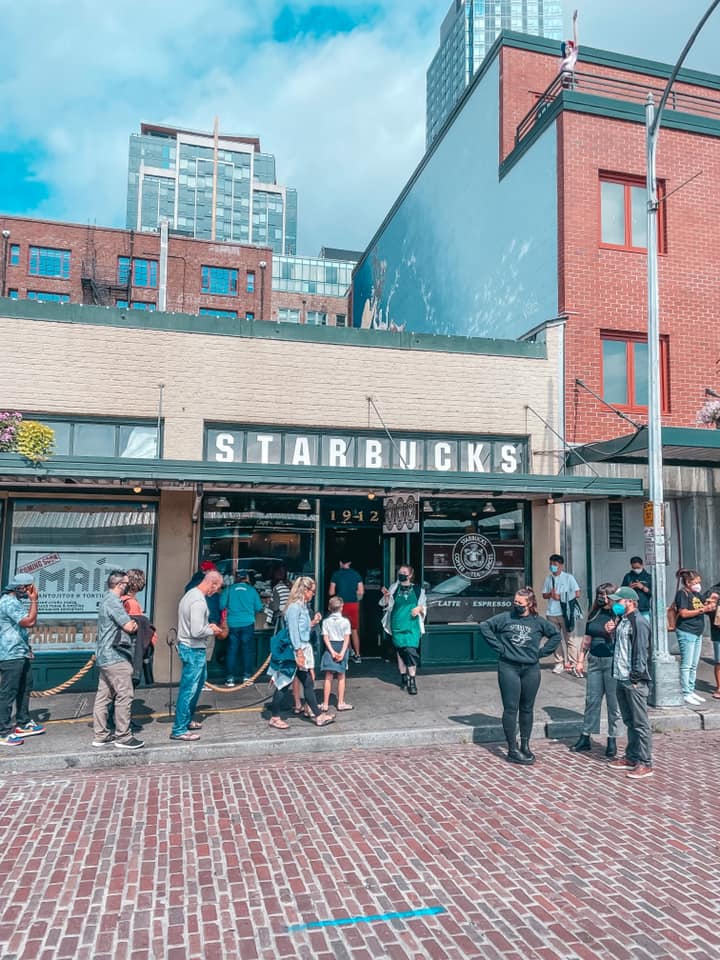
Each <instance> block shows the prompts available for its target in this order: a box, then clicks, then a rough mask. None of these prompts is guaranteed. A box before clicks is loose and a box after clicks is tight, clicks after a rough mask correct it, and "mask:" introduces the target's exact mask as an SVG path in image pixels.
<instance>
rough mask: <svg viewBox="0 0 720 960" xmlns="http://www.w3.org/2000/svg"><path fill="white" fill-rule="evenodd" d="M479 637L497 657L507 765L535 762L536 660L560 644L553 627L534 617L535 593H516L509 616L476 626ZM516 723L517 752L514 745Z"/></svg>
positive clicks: (501, 615)
mask: <svg viewBox="0 0 720 960" xmlns="http://www.w3.org/2000/svg"><path fill="white" fill-rule="evenodd" d="M480 633H481V634H482V635H483V637H484V639H485V640H486V641H487V644H488V646H489V647H491V648H492V649H493V650H494V651H495V652H496V653H497V655H498V684H499V685H500V696H501V698H502V703H503V716H502V724H503V732H504V733H505V739H506V740H507V745H508V751H507V759H508V760H509V761H510V763H519V764H523V765H528V764H531V763H534V762H535V754H534V753H532V751H531V750H530V734H531V733H532V725H533V715H534V709H535V697H536V696H537V692H538V690H539V688H540V662H539V661H540V658H541V657H545V656H547V655H548V654H549V653H553V652H554V651H555V650H556V649H557V647H558V645H559V643H560V632H559V631H558V628H557V627H556V626H555V624H553V623H550V621H549V620H545V619H543V617H540V616H538V611H537V600H536V598H535V592H534V590H532V589H531V588H530V587H524V588H523V589H522V590H518V592H517V593H516V594H515V596H514V598H513V605H512V609H511V610H510V612H509V613H499V614H498V615H497V616H495V617H490V619H489V620H485V621H483V623H481V624H480ZM518 719H519V726H520V748H519V749H518V745H517V729H518Z"/></svg>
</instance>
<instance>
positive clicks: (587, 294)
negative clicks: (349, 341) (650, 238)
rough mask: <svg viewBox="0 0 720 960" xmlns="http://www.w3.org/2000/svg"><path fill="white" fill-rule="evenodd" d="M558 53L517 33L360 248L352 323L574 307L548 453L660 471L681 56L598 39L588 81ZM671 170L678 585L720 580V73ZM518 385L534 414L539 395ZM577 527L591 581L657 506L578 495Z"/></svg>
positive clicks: (694, 80) (619, 565)
mask: <svg viewBox="0 0 720 960" xmlns="http://www.w3.org/2000/svg"><path fill="white" fill-rule="evenodd" d="M559 62H560V44H559V43H557V42H555V41H552V40H547V39H545V38H539V37H531V36H526V35H522V34H514V33H503V34H501V35H500V37H499V38H498V40H497V42H496V43H495V44H494V45H493V47H492V49H491V50H490V51H489V53H488V55H487V57H486V59H485V61H484V62H483V64H482V66H481V68H480V69H479V70H478V72H477V73H476V75H475V77H474V78H473V80H472V82H471V83H470V85H469V86H468V88H467V90H466V91H465V93H464V95H463V97H462V99H461V100H460V101H459V102H458V104H457V106H456V108H455V110H454V111H453V113H452V114H451V115H450V116H449V117H448V119H447V121H446V124H445V126H444V127H443V129H442V130H441V131H440V132H439V134H438V136H437V137H436V139H435V140H434V141H433V144H432V146H431V148H430V149H429V150H428V152H427V153H426V155H425V156H424V157H423V159H422V161H421V162H420V164H419V166H418V167H417V169H416V170H415V171H414V172H413V173H412V175H411V177H410V179H409V180H408V183H407V184H406V186H405V188H404V189H403V191H402V192H401V194H400V196H399V197H398V199H397V200H396V202H395V203H394V204H393V206H392V208H391V209H390V211H389V212H388V214H387V216H386V218H385V220H384V221H383V222H382V224H381V225H380V226H379V228H378V230H377V232H376V234H375V236H374V237H373V239H372V240H371V242H370V244H369V246H368V248H367V250H366V251H365V253H364V254H363V256H362V257H361V259H360V261H359V263H358V265H357V268H356V270H355V272H354V275H353V289H352V315H353V322H354V323H355V324H356V325H357V326H366V327H373V328H377V327H380V328H387V329H391V330H398V331H404V332H405V333H428V332H434V333H448V334H465V335H467V336H492V337H498V338H499V337H503V336H511V337H518V338H523V337H524V338H532V337H533V336H535V333H534V331H536V330H540V331H541V330H542V329H543V324H545V323H547V322H548V321H551V320H555V321H556V322H557V323H559V324H562V326H563V328H564V342H563V348H562V359H561V362H560V363H559V365H558V374H557V384H556V389H555V394H554V396H553V398H552V399H553V415H552V416H551V418H550V420H549V421H548V433H547V437H548V449H549V448H551V447H552V438H554V437H557V436H562V437H564V438H565V439H566V441H567V443H568V445H569V446H572V447H575V446H579V447H583V448H582V449H581V450H580V451H579V452H576V453H573V454H572V455H571V456H570V457H569V458H568V462H567V464H566V463H564V462H561V461H559V462H558V472H559V473H560V472H562V471H563V470H564V469H565V468H566V467H568V468H570V469H573V470H574V471H576V472H585V474H586V475H587V476H588V478H589V481H588V482H589V484H590V483H591V482H593V477H595V476H596V475H597V474H598V473H605V474H609V475H612V476H625V477H630V476H634V477H641V478H643V479H646V477H647V431H646V430H645V429H643V425H644V424H646V423H647V379H648V360H647V313H648V307H647V304H648V294H647V242H646V232H647V198H646V181H645V173H646V155H645V154H646V148H645V104H646V101H647V98H648V94H650V93H652V94H653V96H654V99H655V102H656V103H658V102H659V99H660V96H661V94H662V91H663V89H664V87H665V84H666V81H667V78H668V77H669V76H670V73H671V66H670V65H667V64H662V63H656V62H652V61H649V60H640V59H637V58H634V57H629V56H624V55H620V54H615V53H612V52H610V51H604V50H597V49H593V48H588V47H585V46H581V48H580V51H579V60H578V64H577V69H576V72H575V74H574V76H572V77H564V78H561V77H560V76H559V75H558V67H559ZM657 176H658V179H659V190H660V197H661V204H660V214H661V215H660V224H659V302H660V330H661V337H662V342H661V369H660V371H659V373H660V376H661V380H662V401H663V418H662V419H663V431H664V433H663V438H664V446H665V450H664V461H665V464H666V471H665V473H666V475H665V493H666V498H667V499H668V501H669V502H670V510H669V513H668V519H667V520H666V526H667V527H668V530H669V533H670V559H669V565H668V571H669V578H668V586H669V587H670V588H671V589H672V588H673V587H674V583H675V581H674V576H672V572H674V570H675V569H676V565H677V564H679V563H682V564H685V565H689V566H696V567H697V568H698V569H700V570H702V571H703V572H704V574H705V576H706V579H708V580H709V581H710V582H715V581H716V580H717V579H718V577H719V576H720V570H718V569H717V568H716V563H717V559H716V558H717V556H718V555H720V535H719V534H718V533H717V531H718V530H720V522H719V521H720V498H718V497H716V494H715V491H717V490H718V489H720V438H719V437H718V436H717V431H715V430H707V429H698V425H697V421H696V418H697V414H698V411H699V410H700V408H701V407H702V406H703V404H704V402H705V400H706V396H707V395H706V388H710V389H711V390H717V391H718V393H719V394H720V365H718V360H719V359H720V338H719V337H718V325H717V321H716V312H717V309H718V293H719V292H720V270H719V267H720V215H719V214H720V76H715V75H710V74H702V73H698V72H695V71H690V70H684V71H681V73H680V75H679V79H678V80H677V82H676V83H675V85H674V87H673V92H672V95H671V97H670V99H669V101H668V103H667V107H666V110H665V112H664V115H663V118H662V126H661V129H660V136H659V146H658V160H657ZM578 381H581V383H579V382H578ZM517 388H518V391H519V392H520V393H521V395H525V398H526V403H527V411H528V423H530V422H532V420H533V418H534V417H535V416H536V414H535V409H536V402H537V398H535V397H533V396H532V395H531V394H530V393H526V392H525V386H524V385H523V384H522V383H519V384H518V385H517ZM612 408H615V409H614V410H613V409H612ZM616 411H619V413H620V414H621V415H622V416H619V415H618V412H616ZM623 416H624V417H627V418H629V421H630V422H628V420H627V419H625V420H624V419H623ZM636 426H637V428H638V429H636ZM598 442H599V445H598V446H595V447H593V448H591V449H588V447H587V446H583V445H587V444H598ZM562 460H563V461H564V460H565V458H564V457H563V458H562ZM584 461H590V466H588V465H587V464H586V463H585V462H584ZM559 523H560V524H561V527H562V529H563V531H564V534H563V539H564V550H563V552H565V553H567V554H568V556H569V557H570V559H571V561H572V566H573V570H574V572H575V573H576V575H578V579H579V580H580V582H581V583H583V584H584V585H586V586H587V588H588V591H589V592H590V590H591V587H592V584H593V583H598V582H600V580H602V579H605V580H611V581H613V582H615V581H616V580H617V579H618V578H619V577H621V576H622V575H623V574H624V573H625V572H626V571H627V568H628V559H629V556H630V553H638V552H639V553H642V552H643V549H644V541H643V518H642V511H641V510H639V509H636V508H634V507H632V506H631V505H630V504H627V503H623V502H618V503H611V504H601V505H594V506H592V507H588V508H587V509H586V508H585V507H576V506H572V507H568V508H567V509H566V510H564V511H562V512H561V513H560V514H559ZM711 578H712V579H711Z"/></svg>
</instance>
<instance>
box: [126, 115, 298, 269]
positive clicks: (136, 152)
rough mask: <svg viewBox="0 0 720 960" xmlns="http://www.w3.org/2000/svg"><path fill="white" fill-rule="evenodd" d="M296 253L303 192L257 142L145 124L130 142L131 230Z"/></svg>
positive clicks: (253, 139)
mask: <svg viewBox="0 0 720 960" xmlns="http://www.w3.org/2000/svg"><path fill="white" fill-rule="evenodd" d="M165 219H166V220H168V221H169V224H170V228H171V230H176V231H182V232H183V233H186V234H187V235H188V236H190V237H194V238H196V239H199V240H216V241H232V242H235V243H243V244H255V245H259V246H268V247H270V248H271V249H272V251H273V253H276V254H295V253H296V252H297V192H296V191H295V189H294V188H292V187H285V186H283V185H281V184H279V183H278V182H277V176H276V171H275V157H274V156H273V155H272V154H269V153H263V151H262V150H261V147H260V141H259V139H257V138H256V137H242V136H230V135H224V134H223V135H220V134H218V135H217V136H216V135H215V134H214V133H203V132H198V131H192V130H182V129H180V128H177V127H166V126H161V125H158V124H152V123H143V124H141V126H140V133H139V134H132V135H131V136H130V150H129V158H128V192H127V221H126V222H127V227H128V229H131V230H138V231H148V230H158V229H159V225H160V223H161V221H162V220H165Z"/></svg>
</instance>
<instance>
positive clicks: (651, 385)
mask: <svg viewBox="0 0 720 960" xmlns="http://www.w3.org/2000/svg"><path fill="white" fill-rule="evenodd" d="M718 5H720V0H713V2H712V3H711V4H710V6H709V7H708V9H707V10H706V11H705V13H704V15H703V16H702V18H701V19H700V21H699V22H698V24H697V25H696V27H695V29H694V30H693V32H692V34H691V35H690V37H689V39H688V41H687V43H686V44H685V46H684V48H683V51H682V53H681V54H680V57H679V59H678V61H677V63H676V64H675V66H674V67H673V69H672V71H671V73H670V77H669V78H668V82H667V83H666V84H665V89H664V90H663V93H662V96H661V97H660V103H659V106H658V110H657V113H656V112H655V102H654V99H653V96H652V94H648V100H647V105H646V110H645V135H646V148H647V274H648V486H649V495H650V501H651V503H652V511H653V517H652V525H651V526H650V525H647V527H646V530H647V533H648V534H649V535H650V536H651V537H652V540H651V542H650V546H651V548H652V549H651V550H650V551H649V552H650V553H651V558H650V559H651V561H652V562H651V563H650V568H651V571H652V577H653V592H652V624H651V625H652V642H653V664H652V674H653V684H652V689H651V693H650V703H652V705H653V706H655V707H671V706H675V705H676V704H679V703H682V694H681V691H680V681H679V673H678V665H677V662H676V661H675V658H674V657H672V656H670V653H669V648H668V637H667V623H666V619H665V610H666V606H667V602H666V579H665V567H666V556H665V526H664V522H663V521H664V517H663V515H662V514H663V501H664V489H663V460H662V419H661V418H662V408H661V397H660V378H661V371H660V309H659V292H658V226H657V224H658V198H657V179H656V171H655V160H656V151H657V138H658V134H659V132H660V123H661V120H662V113H663V110H664V108H665V105H666V103H667V99H668V96H669V95H670V90H671V88H672V85H673V83H674V82H675V79H676V77H677V76H678V73H679V72H680V68H681V66H682V64H683V63H684V61H685V58H686V57H687V55H688V53H689V52H690V49H691V48H692V45H693V44H694V43H695V40H696V38H697V36H698V34H699V33H700V31H701V30H702V28H703V27H704V26H705V23H706V21H707V19H708V17H709V16H710V14H711V13H712V12H713V11H714V10H715V8H716V7H717V6H718Z"/></svg>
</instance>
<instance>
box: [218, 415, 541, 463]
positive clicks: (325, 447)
mask: <svg viewBox="0 0 720 960" xmlns="http://www.w3.org/2000/svg"><path fill="white" fill-rule="evenodd" d="M205 450H206V454H205V458H206V460H211V461H214V462H216V463H245V464H278V465H280V466H285V467H298V468H302V467H339V468H341V469H347V470H352V469H356V470H429V471H437V472H438V473H501V474H502V473H508V474H511V473H526V472H527V458H528V457H527V440H526V439H525V438H524V437H521V438H518V437H504V438H503V437H483V436H468V437H458V436H447V437H442V436H437V435H432V436H430V435H427V434H412V435H409V434H397V435H396V436H394V437H393V441H391V440H390V438H389V437H388V436H387V435H383V434H370V433H357V434H350V433H346V432H343V431H337V432H335V431H332V432H330V431H326V432H321V433H319V432H311V431H304V430H298V429H293V430H288V429H283V428H278V427H252V428H250V427H235V426H233V427H227V428H224V427H206V430H205Z"/></svg>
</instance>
